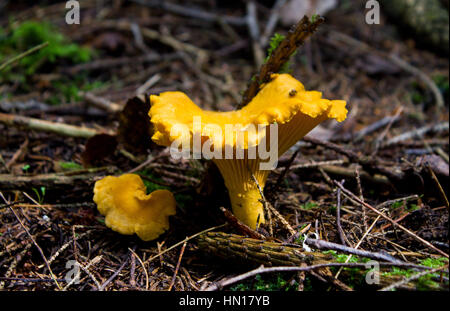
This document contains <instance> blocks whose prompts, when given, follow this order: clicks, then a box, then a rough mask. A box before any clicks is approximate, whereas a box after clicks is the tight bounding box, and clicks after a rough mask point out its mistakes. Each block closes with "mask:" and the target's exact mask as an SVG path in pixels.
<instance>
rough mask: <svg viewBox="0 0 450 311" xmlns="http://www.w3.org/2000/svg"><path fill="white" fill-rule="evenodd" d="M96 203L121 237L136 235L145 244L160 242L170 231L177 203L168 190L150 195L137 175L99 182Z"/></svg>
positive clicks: (107, 221)
mask: <svg viewBox="0 0 450 311" xmlns="http://www.w3.org/2000/svg"><path fill="white" fill-rule="evenodd" d="M94 202H95V203H96V204H97V208H98V211H99V212H100V213H101V214H102V215H104V216H105V224H106V226H107V227H109V228H111V229H112V230H114V231H117V232H119V233H121V234H126V235H131V234H134V233H136V234H137V235H138V236H139V238H141V239H142V240H144V241H150V240H154V239H156V238H157V237H158V236H160V235H161V234H162V233H164V232H165V231H166V230H167V229H168V228H169V216H170V215H175V213H176V210H175V207H176V202H175V198H174V196H173V194H172V193H171V192H170V191H168V190H156V191H153V192H152V193H150V194H146V187H145V185H144V183H143V181H142V179H141V178H140V177H139V175H136V174H124V175H122V176H120V177H115V176H107V177H105V178H103V179H101V180H99V181H97V182H96V183H95V186H94Z"/></svg>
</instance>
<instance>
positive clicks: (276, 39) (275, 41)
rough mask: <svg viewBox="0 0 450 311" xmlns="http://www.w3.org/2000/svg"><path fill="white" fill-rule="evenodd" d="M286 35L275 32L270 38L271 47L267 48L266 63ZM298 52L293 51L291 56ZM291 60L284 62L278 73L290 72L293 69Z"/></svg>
mask: <svg viewBox="0 0 450 311" xmlns="http://www.w3.org/2000/svg"><path fill="white" fill-rule="evenodd" d="M285 38H286V37H285V36H284V35H281V34H279V33H275V34H274V35H273V36H272V37H271V38H270V42H269V48H268V49H267V56H266V58H265V59H264V64H265V63H267V62H268V61H269V58H270V56H271V55H272V53H273V51H275V50H276V49H277V47H278V46H279V45H280V43H281V42H282V41H283V40H284V39H285ZM296 53H297V52H294V53H292V55H291V56H294V55H295V54H296ZM291 65H292V64H291V62H289V61H287V62H286V63H284V64H283V65H282V66H281V68H280V70H279V71H278V73H290V72H291V71H292V70H291V69H290V67H291Z"/></svg>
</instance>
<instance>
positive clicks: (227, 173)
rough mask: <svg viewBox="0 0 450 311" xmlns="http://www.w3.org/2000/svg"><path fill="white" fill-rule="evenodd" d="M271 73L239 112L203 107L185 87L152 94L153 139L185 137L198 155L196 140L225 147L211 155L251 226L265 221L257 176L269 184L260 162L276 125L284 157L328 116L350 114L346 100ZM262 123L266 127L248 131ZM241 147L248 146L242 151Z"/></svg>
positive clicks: (167, 142) (279, 149)
mask: <svg viewBox="0 0 450 311" xmlns="http://www.w3.org/2000/svg"><path fill="white" fill-rule="evenodd" d="M271 78H272V80H271V81H270V82H268V83H266V84H265V85H263V86H262V87H261V90H260V91H259V92H258V94H257V95H256V96H255V97H254V98H253V99H252V101H251V102H250V103H249V104H248V105H247V106H245V107H243V108H242V109H240V110H237V111H229V112H215V111H206V110H202V109H201V108H200V107H198V106H197V105H195V104H194V103H193V102H192V101H191V100H190V99H189V97H188V96H187V95H186V94H184V93H182V92H164V93H161V94H160V95H159V96H157V95H152V96H150V102H151V104H152V107H151V108H150V111H149V116H150V118H151V119H150V121H151V123H152V124H153V126H154V135H153V137H152V140H153V141H154V142H155V143H157V144H159V145H163V146H170V147H171V148H174V147H173V144H174V143H175V142H177V141H178V140H181V141H182V142H183V143H186V144H188V145H189V148H190V152H191V153H192V154H193V156H194V158H195V156H196V154H195V142H196V139H197V141H200V143H201V147H202V152H201V154H203V155H204V152H205V151H206V152H207V153H208V151H211V148H212V147H213V149H214V151H216V149H217V150H219V151H218V152H217V153H214V154H213V155H212V156H211V155H209V156H208V158H210V159H212V160H213V161H214V163H216V165H217V166H218V168H219V170H220V172H221V174H222V176H223V178H224V180H225V185H226V187H227V189H228V192H229V195H230V200H231V205H232V209H233V213H234V214H235V215H236V217H237V218H239V219H240V220H241V221H243V222H244V223H245V224H247V225H248V226H250V227H251V228H256V227H257V226H258V221H259V223H264V211H263V205H262V203H261V194H260V192H259V189H258V187H257V184H256V182H255V181H254V179H253V176H254V177H255V179H256V181H257V182H258V184H259V186H260V187H261V189H263V188H264V184H265V182H266V180H267V176H268V175H269V173H270V169H269V170H268V169H261V165H260V164H261V163H266V162H267V159H265V158H264V159H263V158H262V157H261V156H260V151H261V150H266V148H267V147H266V145H267V146H268V145H269V144H268V143H267V141H271V140H270V136H271V130H270V127H271V126H272V125H274V124H276V128H277V133H276V132H275V134H272V135H273V136H272V138H274V136H275V138H276V139H277V148H276V149H277V150H276V154H277V158H278V157H280V156H281V155H283V153H284V152H286V151H287V150H288V149H289V148H290V147H291V146H292V145H294V144H295V143H296V142H297V141H298V140H300V139H301V138H303V137H304V136H305V135H306V134H307V133H308V132H310V131H311V130H312V129H313V128H314V127H316V126H317V125H318V124H319V123H321V122H322V121H325V120H327V119H336V120H337V121H339V122H341V121H343V120H345V118H346V116H347V109H346V108H345V106H346V102H345V101H343V100H328V99H324V98H322V93H321V92H317V91H306V90H305V88H304V86H303V84H302V83H301V82H299V81H298V80H296V79H295V78H293V77H292V76H291V75H289V74H273V75H272V77H271ZM230 125H231V126H232V127H230ZM269 125H270V126H269ZM259 126H263V127H264V129H263V130H262V131H247V130H248V129H250V128H259ZM183 128H184V129H185V130H184V131H181V129H183ZM230 129H232V130H230ZM246 131H247V132H246ZM242 132H246V134H245V137H244V139H243V140H242V139H241V140H239V139H237V136H236V133H242ZM207 142H209V143H207ZM264 142H265V143H264ZM263 143H264V144H263ZM181 145H183V144H181ZM205 146H206V148H205ZM219 147H220V148H219ZM252 147H255V148H256V150H255V151H256V157H250V155H253V153H251V152H250V150H251V148H252ZM178 148H179V147H178ZM227 148H229V150H232V151H233V157H231V158H230V157H226V150H227ZM238 150H243V151H244V152H243V154H241V156H238ZM273 168H274V167H273ZM252 175H253V176H252Z"/></svg>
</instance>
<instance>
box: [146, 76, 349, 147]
mask: <svg viewBox="0 0 450 311" xmlns="http://www.w3.org/2000/svg"><path fill="white" fill-rule="evenodd" d="M271 78H272V80H271V81H270V82H268V83H266V84H264V85H262V87H261V90H260V91H259V92H258V94H257V95H256V96H255V97H254V98H253V99H252V101H251V102H250V103H249V104H248V105H247V106H245V107H243V108H242V109H240V110H237V111H229V112H216V111H206V110H202V109H201V108H200V107H198V106H197V105H196V104H194V103H193V102H192V100H190V99H189V97H188V96H187V95H186V94H184V93H182V92H164V93H161V94H160V95H151V96H150V101H151V103H152V107H151V108H150V112H149V116H150V118H151V122H152V123H153V125H154V129H155V131H154V135H153V136H152V140H153V141H154V142H155V143H157V144H159V145H163V146H170V145H171V143H172V142H173V141H175V140H176V139H178V138H179V137H180V136H181V135H180V134H179V133H172V134H171V129H172V128H173V127H174V126H176V125H180V124H181V125H184V126H187V127H188V128H189V132H190V137H189V138H190V143H191V145H192V137H193V136H194V135H195V134H197V135H201V137H202V143H203V142H205V141H206V140H207V139H210V141H211V145H217V144H222V147H224V146H225V143H226V142H228V143H229V142H232V143H233V147H236V136H235V135H234V133H230V131H227V130H226V128H225V125H226V124H233V125H234V126H235V130H242V131H245V130H246V129H248V128H249V126H250V125H254V126H257V125H268V124H272V123H278V124H285V123H288V122H290V121H291V120H292V119H293V118H294V116H295V115H297V114H304V115H305V116H308V117H310V118H312V119H315V118H319V117H320V118H321V119H330V118H333V119H336V120H337V121H338V122H341V121H343V120H345V118H346V116H347V109H346V108H345V105H346V102H345V101H343V100H328V99H324V98H322V93H321V92H318V91H306V90H305V88H304V86H303V84H302V83H301V82H300V81H298V80H296V79H295V78H294V77H292V76H291V75H289V74H273V75H272V76H271ZM194 117H201V127H195V126H194V125H193V124H194ZM209 124H215V125H218V126H219V127H220V128H221V129H222V135H219V136H218V135H216V133H215V132H214V131H209V133H207V131H206V133H205V131H204V128H205V127H207V126H208V125H209ZM202 132H203V133H202ZM226 135H232V136H231V138H229V139H228V140H227V138H226ZM263 137H265V133H264V132H263V131H258V133H257V135H254V136H252V135H251V133H250V134H248V137H247V136H246V137H245V141H244V144H243V145H240V146H239V147H241V148H243V149H247V148H248V147H249V146H254V145H257V144H259V142H260V140H261V139H262V138H263Z"/></svg>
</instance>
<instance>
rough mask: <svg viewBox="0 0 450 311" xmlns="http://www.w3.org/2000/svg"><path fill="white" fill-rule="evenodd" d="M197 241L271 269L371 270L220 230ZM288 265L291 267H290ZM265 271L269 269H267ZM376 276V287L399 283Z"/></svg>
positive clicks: (213, 250) (410, 284)
mask: <svg viewBox="0 0 450 311" xmlns="http://www.w3.org/2000/svg"><path fill="white" fill-rule="evenodd" d="M196 241H197V245H198V246H199V247H200V248H201V249H203V250H205V251H206V252H209V253H211V254H214V255H216V256H219V257H222V258H225V259H227V260H230V259H234V260H237V261H240V262H242V261H244V262H246V263H254V264H262V265H264V267H272V266H273V267H276V268H275V270H274V271H273V272H282V271H301V270H304V271H308V266H310V267H313V268H315V269H317V270H316V272H318V273H319V274H321V275H322V276H324V277H327V275H329V274H330V272H329V267H332V266H338V267H339V266H342V267H345V266H349V267H351V266H353V267H359V268H362V269H361V271H360V276H361V278H364V277H365V274H366V273H367V270H366V269H370V267H369V265H368V264H364V263H359V264H358V263H353V264H352V263H346V264H345V263H338V262H336V259H335V258H334V257H333V256H332V255H331V254H327V253H323V252H318V251H305V250H304V249H303V248H302V247H300V246H298V247H295V246H293V245H292V244H290V245H284V244H282V243H277V242H271V241H263V240H257V239H251V238H246V237H243V236H239V235H235V234H228V233H223V232H206V233H203V234H200V235H199V236H197V238H196ZM372 254H373V253H372ZM372 254H370V252H367V256H371V255H372ZM378 259H380V258H378ZM305 264H306V266H305ZM379 264H380V267H389V266H391V267H403V268H413V269H419V270H430V268H429V267H425V266H419V265H415V264H410V263H404V262H401V261H395V262H386V261H384V262H379ZM290 267H292V269H290ZM278 268H279V269H278ZM444 269H445V268H444ZM263 272H265V271H258V273H263ZM267 272H272V271H270V270H269V271H267ZM258 273H256V274H258ZM379 276H380V283H379V284H378V285H379V286H388V285H389V284H391V283H393V282H398V281H399V280H401V279H402V277H401V276H395V275H391V274H383V273H380V274H379ZM414 281H416V280H413V279H412V280H411V282H407V283H406V284H402V288H404V289H405V288H406V289H415V288H416V285H417V284H416V283H414ZM230 284H231V283H230ZM213 286H214V285H213ZM219 288H220V286H219V287H217V286H216V287H214V288H213V289H212V288H211V289H212V290H216V289H219Z"/></svg>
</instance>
